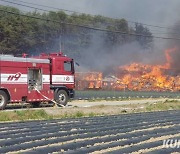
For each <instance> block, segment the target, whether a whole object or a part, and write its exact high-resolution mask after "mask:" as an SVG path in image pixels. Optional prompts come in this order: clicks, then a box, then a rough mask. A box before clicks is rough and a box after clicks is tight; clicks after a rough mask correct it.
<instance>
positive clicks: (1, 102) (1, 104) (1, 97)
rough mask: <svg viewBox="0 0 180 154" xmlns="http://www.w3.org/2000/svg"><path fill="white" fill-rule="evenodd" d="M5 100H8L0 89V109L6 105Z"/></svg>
mask: <svg viewBox="0 0 180 154" xmlns="http://www.w3.org/2000/svg"><path fill="white" fill-rule="evenodd" d="M7 102H8V96H7V94H6V93H5V92H4V91H2V90H0V110H3V109H4V108H5V107H6V105H7Z"/></svg>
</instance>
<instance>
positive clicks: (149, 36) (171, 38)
mask: <svg viewBox="0 0 180 154" xmlns="http://www.w3.org/2000/svg"><path fill="white" fill-rule="evenodd" d="M0 11H1V12H6V13H9V14H13V15H18V16H24V17H28V18H33V19H37V20H43V21H46V22H53V23H58V24H65V25H69V26H75V27H80V28H86V29H90V30H95V31H101V32H108V33H117V34H121V35H130V36H141V37H148V38H158V39H166V40H167V39H168V40H180V38H173V37H160V36H152V35H144V34H137V33H136V34H135V33H127V32H122V31H112V30H108V29H101V28H95V27H89V26H87V25H79V24H73V23H67V22H60V21H57V20H51V19H45V18H40V17H35V16H30V15H25V14H20V13H16V12H12V11H7V10H3V9H0Z"/></svg>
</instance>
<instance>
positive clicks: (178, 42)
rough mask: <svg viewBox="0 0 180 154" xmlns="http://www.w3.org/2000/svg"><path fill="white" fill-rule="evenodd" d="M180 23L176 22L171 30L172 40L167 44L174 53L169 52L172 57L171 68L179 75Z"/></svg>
mask: <svg viewBox="0 0 180 154" xmlns="http://www.w3.org/2000/svg"><path fill="white" fill-rule="evenodd" d="M179 35H180V21H179V22H176V23H175V24H174V26H173V27H172V28H171V29H170V30H169V36H170V37H172V38H177V39H171V40H169V41H168V42H167V46H166V47H167V48H169V49H171V50H172V51H170V52H169V56H170V57H171V61H170V67H171V69H172V70H174V72H176V73H177V74H179V73H180V67H179V66H180V37H179Z"/></svg>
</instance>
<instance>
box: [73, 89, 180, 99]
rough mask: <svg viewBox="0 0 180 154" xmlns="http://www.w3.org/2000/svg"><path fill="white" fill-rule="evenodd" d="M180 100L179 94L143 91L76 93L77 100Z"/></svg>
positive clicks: (91, 91)
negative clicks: (162, 98) (163, 98)
mask: <svg viewBox="0 0 180 154" xmlns="http://www.w3.org/2000/svg"><path fill="white" fill-rule="evenodd" d="M161 97H165V98H180V93H179V92H143V91H103V90H86V91H76V92H75V99H96V98H99V99H111V98H115V99H127V98H132V99H137V98H138V99H139V98H161Z"/></svg>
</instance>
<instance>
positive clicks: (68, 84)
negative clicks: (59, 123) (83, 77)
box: [0, 52, 75, 109]
mask: <svg viewBox="0 0 180 154" xmlns="http://www.w3.org/2000/svg"><path fill="white" fill-rule="evenodd" d="M74 85H75V84H74V62H73V59H71V58H69V57H66V56H64V55H63V54H62V53H61V52H59V53H51V54H41V55H39V56H38V57H32V58H26V57H14V56H10V55H1V56H0V109H4V108H5V107H6V105H7V104H8V103H16V102H28V103H31V104H32V105H33V106H39V105H40V103H41V102H51V101H53V102H54V101H56V103H57V105H59V106H62V105H66V104H67V102H68V100H69V98H73V97H74Z"/></svg>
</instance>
